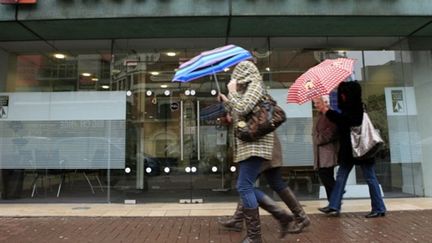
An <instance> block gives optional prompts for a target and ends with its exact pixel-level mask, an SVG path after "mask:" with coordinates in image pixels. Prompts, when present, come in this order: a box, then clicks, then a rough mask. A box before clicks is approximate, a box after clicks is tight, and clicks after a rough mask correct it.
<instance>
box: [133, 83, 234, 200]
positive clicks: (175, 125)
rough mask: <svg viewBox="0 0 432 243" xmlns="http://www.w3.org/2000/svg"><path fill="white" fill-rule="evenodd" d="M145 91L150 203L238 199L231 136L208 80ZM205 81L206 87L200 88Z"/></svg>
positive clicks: (146, 172)
mask: <svg viewBox="0 0 432 243" xmlns="http://www.w3.org/2000/svg"><path fill="white" fill-rule="evenodd" d="M193 82H195V83H194V84H190V83H187V84H174V85H177V87H175V86H174V87H171V88H162V89H153V90H150V89H149V90H147V91H146V98H145V112H144V114H145V117H144V119H143V121H144V122H143V126H142V127H143V129H142V135H141V137H142V140H141V142H142V143H143V144H142V149H143V151H144V153H143V154H144V160H143V161H144V163H143V168H142V171H143V173H142V178H137V180H142V181H143V189H144V191H145V194H146V195H147V196H146V200H145V201H177V202H180V203H202V202H204V201H221V200H226V198H225V197H226V196H232V197H233V198H235V195H234V193H233V192H232V191H231V190H230V189H231V188H232V184H233V181H232V175H233V171H231V170H230V167H229V165H230V164H231V163H230V153H231V150H230V149H229V148H230V135H229V128H228V126H227V124H226V122H225V116H224V112H223V105H222V104H221V103H219V102H218V101H217V99H216V97H217V91H216V90H215V89H213V86H214V85H212V83H211V82H214V81H211V80H209V78H208V77H207V78H205V79H202V80H196V81H193ZM200 82H201V83H200Z"/></svg>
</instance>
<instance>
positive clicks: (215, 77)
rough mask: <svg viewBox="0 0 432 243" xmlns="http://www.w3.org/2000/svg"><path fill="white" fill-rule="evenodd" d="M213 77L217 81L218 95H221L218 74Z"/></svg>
mask: <svg viewBox="0 0 432 243" xmlns="http://www.w3.org/2000/svg"><path fill="white" fill-rule="evenodd" d="M213 76H214V79H215V82H216V89H217V91H218V94H220V93H221V91H220V87H219V82H218V79H217V76H216V73H213Z"/></svg>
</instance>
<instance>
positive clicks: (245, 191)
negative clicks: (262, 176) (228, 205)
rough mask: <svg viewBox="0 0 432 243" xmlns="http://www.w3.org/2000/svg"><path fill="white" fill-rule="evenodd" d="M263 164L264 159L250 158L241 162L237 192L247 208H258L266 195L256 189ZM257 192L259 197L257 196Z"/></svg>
mask: <svg viewBox="0 0 432 243" xmlns="http://www.w3.org/2000/svg"><path fill="white" fill-rule="evenodd" d="M262 162H263V158H260V157H250V158H247V159H245V160H243V161H241V162H240V166H239V177H238V179H237V191H238V193H239V194H240V198H241V200H242V202H243V206H244V207H245V208H257V207H258V200H259V199H261V198H262V196H263V195H264V193H262V192H261V191H259V190H258V189H256V188H255V187H254V184H255V181H256V180H257V178H258V175H259V173H260V170H261V164H262ZM255 192H256V193H257V195H255ZM257 196H258V198H257Z"/></svg>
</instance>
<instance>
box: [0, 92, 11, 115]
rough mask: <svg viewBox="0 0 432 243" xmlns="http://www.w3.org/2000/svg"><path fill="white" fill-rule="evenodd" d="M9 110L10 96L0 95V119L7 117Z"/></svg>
mask: <svg viewBox="0 0 432 243" xmlns="http://www.w3.org/2000/svg"><path fill="white" fill-rule="evenodd" d="M8 111H9V96H7V95H2V96H0V119H6V118H7V117H8Z"/></svg>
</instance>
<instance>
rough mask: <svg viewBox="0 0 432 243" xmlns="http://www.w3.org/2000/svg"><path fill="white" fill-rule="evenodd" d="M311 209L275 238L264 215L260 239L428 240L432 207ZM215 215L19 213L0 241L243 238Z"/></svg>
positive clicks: (0, 228)
mask: <svg viewBox="0 0 432 243" xmlns="http://www.w3.org/2000/svg"><path fill="white" fill-rule="evenodd" d="M363 216H364V213H344V214H342V215H341V216H340V217H339V218H333V217H327V216H325V215H322V214H315V215H310V217H311V220H312V225H311V226H310V227H309V228H307V230H305V231H304V232H303V233H301V234H290V235H287V237H285V239H283V240H280V239H278V224H277V222H276V221H275V220H274V219H273V218H271V217H270V216H262V217H261V218H262V223H263V239H264V242H268V243H272V242H392V243H393V242H432V210H417V211H393V212H389V213H388V214H387V216H386V217H382V218H376V219H366V218H364V217H363ZM217 221H218V217H30V218H28V217H22V218H9V217H2V218H0V242H12V243H18V242H44V243H45V242H152V243H155V242H157V243H159V242H179V243H183V242H184V243H186V242H197V243H198V242H210V243H230V242H235V243H237V242H241V239H242V235H243V234H244V232H242V233H238V232H229V231H225V230H223V229H221V228H220V227H219V226H218V223H217Z"/></svg>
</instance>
